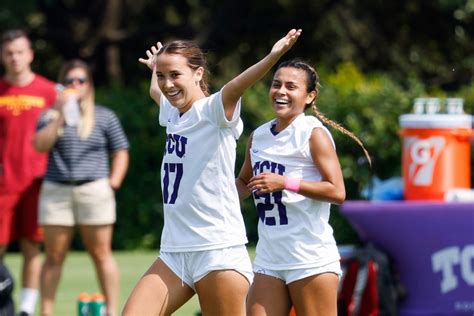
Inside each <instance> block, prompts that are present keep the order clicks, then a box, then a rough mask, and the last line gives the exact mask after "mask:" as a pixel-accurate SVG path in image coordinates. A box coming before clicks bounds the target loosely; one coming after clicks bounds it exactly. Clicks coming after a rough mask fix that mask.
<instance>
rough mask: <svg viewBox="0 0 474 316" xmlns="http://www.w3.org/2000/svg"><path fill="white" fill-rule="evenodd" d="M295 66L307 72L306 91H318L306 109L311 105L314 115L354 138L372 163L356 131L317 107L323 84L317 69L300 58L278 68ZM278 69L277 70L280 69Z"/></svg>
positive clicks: (370, 162)
mask: <svg viewBox="0 0 474 316" xmlns="http://www.w3.org/2000/svg"><path fill="white" fill-rule="evenodd" d="M287 67H288V68H295V69H301V70H303V71H304V72H305V73H306V92H311V91H316V96H315V97H314V99H313V100H312V101H311V102H310V103H308V104H306V107H305V109H308V108H309V107H311V109H312V110H313V113H314V115H315V116H316V117H317V118H318V119H319V120H320V121H321V122H323V123H324V124H326V125H329V126H331V127H332V128H334V129H337V130H338V131H339V132H341V133H343V134H345V135H347V136H349V137H350V138H352V139H353V140H354V141H355V142H356V143H357V144H359V146H360V147H362V150H363V151H364V154H365V157H366V158H367V160H368V161H369V164H370V165H372V160H371V159H370V155H369V153H368V151H367V150H366V149H365V147H364V144H363V143H362V141H361V140H360V139H359V138H358V137H357V136H356V135H354V133H352V132H350V131H348V130H347V129H345V128H344V127H342V125H341V124H339V123H337V122H334V121H333V120H331V119H329V118H327V117H326V116H325V115H324V114H323V113H321V111H319V109H318V108H317V107H316V99H317V97H318V92H319V87H320V86H321V85H320V83H319V76H318V73H317V72H316V70H315V69H314V68H313V67H311V66H310V65H309V64H308V63H306V62H304V61H302V60H299V59H292V60H288V61H284V62H282V63H280V64H279V65H278V69H280V68H287ZM278 69H277V70H278Z"/></svg>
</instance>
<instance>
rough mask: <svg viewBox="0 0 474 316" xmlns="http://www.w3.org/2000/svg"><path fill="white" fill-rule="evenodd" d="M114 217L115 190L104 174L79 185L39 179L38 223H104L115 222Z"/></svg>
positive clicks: (69, 224) (66, 224)
mask: <svg viewBox="0 0 474 316" xmlns="http://www.w3.org/2000/svg"><path fill="white" fill-rule="evenodd" d="M115 217H116V212H115V193H114V191H113V190H112V188H111V187H110V183H109V179H107V178H103V179H99V180H95V181H91V182H88V183H85V184H82V185H66V184H61V183H56V182H51V181H44V182H43V186H42V188H41V192H40V196H39V223H40V224H41V225H59V226H75V225H77V224H82V225H108V224H113V223H115Z"/></svg>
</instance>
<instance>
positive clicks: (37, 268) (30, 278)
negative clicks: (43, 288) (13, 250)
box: [20, 239, 41, 289]
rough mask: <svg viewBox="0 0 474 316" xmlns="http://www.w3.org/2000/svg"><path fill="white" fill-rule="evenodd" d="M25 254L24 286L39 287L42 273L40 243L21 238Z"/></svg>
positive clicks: (22, 250)
mask: <svg viewBox="0 0 474 316" xmlns="http://www.w3.org/2000/svg"><path fill="white" fill-rule="evenodd" d="M20 248H21V252H22V254H23V270H22V286H23V287H24V288H30V289H38V288H39V279H40V273H41V251H40V243H39V242H36V241H32V240H26V239H22V240H20Z"/></svg>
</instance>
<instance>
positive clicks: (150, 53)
mask: <svg viewBox="0 0 474 316" xmlns="http://www.w3.org/2000/svg"><path fill="white" fill-rule="evenodd" d="M162 47H163V45H162V44H161V42H157V43H156V46H152V47H151V48H150V49H148V50H147V51H146V55H147V57H148V58H138V61H139V62H140V63H142V64H145V65H147V66H148V68H150V69H151V70H153V67H154V66H155V62H156V60H155V59H156V54H158V52H159V51H160V49H161V48H162Z"/></svg>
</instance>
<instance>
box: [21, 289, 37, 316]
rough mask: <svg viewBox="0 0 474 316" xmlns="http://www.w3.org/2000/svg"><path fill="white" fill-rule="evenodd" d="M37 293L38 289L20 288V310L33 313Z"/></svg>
mask: <svg viewBox="0 0 474 316" xmlns="http://www.w3.org/2000/svg"><path fill="white" fill-rule="evenodd" d="M38 295H39V291H38V289H27V288H22V289H21V293H20V311H21V312H27V313H28V314H31V315H33V313H34V312H35V305H36V301H37V300H38Z"/></svg>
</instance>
